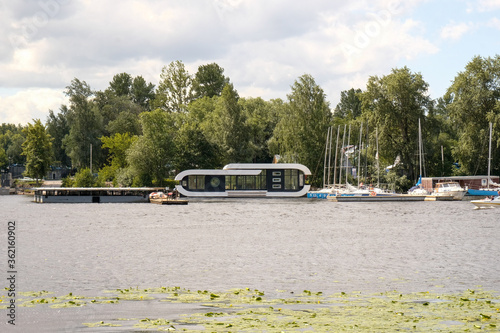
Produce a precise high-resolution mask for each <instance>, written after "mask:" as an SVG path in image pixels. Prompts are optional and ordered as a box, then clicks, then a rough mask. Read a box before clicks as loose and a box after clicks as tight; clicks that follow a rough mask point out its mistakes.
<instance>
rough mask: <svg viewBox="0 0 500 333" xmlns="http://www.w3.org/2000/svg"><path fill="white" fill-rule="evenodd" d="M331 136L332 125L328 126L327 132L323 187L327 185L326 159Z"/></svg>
mask: <svg viewBox="0 0 500 333" xmlns="http://www.w3.org/2000/svg"><path fill="white" fill-rule="evenodd" d="M329 138H330V127H328V131H327V132H326V143H325V161H324V162H323V188H325V187H326V185H325V184H326V159H327V157H328V140H329Z"/></svg>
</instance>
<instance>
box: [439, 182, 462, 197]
mask: <svg viewBox="0 0 500 333" xmlns="http://www.w3.org/2000/svg"><path fill="white" fill-rule="evenodd" d="M465 193H467V190H466V189H464V188H463V187H462V186H460V184H459V183H457V182H452V181H449V182H439V183H437V184H436V187H435V188H434V192H433V193H432V194H431V195H434V196H450V195H451V196H453V200H462V199H463V198H464V196H465Z"/></svg>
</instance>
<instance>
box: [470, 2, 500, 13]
mask: <svg viewBox="0 0 500 333" xmlns="http://www.w3.org/2000/svg"><path fill="white" fill-rule="evenodd" d="M474 5H475V8H476V10H477V11H478V12H489V11H492V10H496V9H500V0H478V1H476V2H475V3H474Z"/></svg>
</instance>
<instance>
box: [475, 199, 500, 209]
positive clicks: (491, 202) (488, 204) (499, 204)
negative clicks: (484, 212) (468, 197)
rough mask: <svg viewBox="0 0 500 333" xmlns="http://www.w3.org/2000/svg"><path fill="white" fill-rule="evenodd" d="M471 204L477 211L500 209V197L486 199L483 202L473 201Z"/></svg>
mask: <svg viewBox="0 0 500 333" xmlns="http://www.w3.org/2000/svg"><path fill="white" fill-rule="evenodd" d="M471 203H473V204H474V205H475V206H476V207H475V208H476V209H479V208H495V207H496V208H500V196H497V197H486V198H484V199H481V200H472V201H471Z"/></svg>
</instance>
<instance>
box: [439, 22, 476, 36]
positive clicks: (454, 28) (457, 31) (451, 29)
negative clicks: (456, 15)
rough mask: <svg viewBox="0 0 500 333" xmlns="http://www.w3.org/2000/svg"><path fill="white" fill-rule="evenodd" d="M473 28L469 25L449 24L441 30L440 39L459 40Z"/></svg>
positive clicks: (462, 23)
mask: <svg viewBox="0 0 500 333" xmlns="http://www.w3.org/2000/svg"><path fill="white" fill-rule="evenodd" d="M473 28H474V26H473V24H471V23H464V22H461V23H455V22H451V23H449V24H447V25H446V26H445V27H443V28H442V29H441V38H442V39H451V40H459V39H460V38H461V37H462V36H463V35H465V34H466V33H468V32H469V31H471V30H472V29H473Z"/></svg>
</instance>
